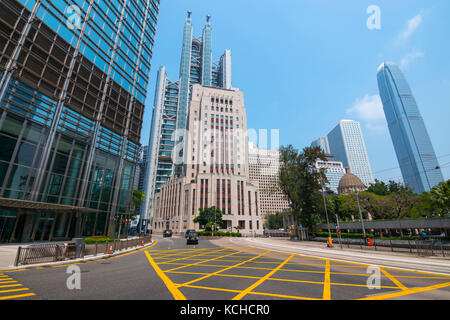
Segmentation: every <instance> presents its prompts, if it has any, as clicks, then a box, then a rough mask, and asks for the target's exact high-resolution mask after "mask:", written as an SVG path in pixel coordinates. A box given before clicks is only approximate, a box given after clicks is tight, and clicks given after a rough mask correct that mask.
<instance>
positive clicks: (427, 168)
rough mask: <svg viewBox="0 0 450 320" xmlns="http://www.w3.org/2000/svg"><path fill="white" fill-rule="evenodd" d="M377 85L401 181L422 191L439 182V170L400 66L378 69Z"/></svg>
mask: <svg viewBox="0 0 450 320" xmlns="http://www.w3.org/2000/svg"><path fill="white" fill-rule="evenodd" d="M377 78H378V88H379V91H380V97H381V100H382V102H383V108H384V113H385V115H386V120H387V123H388V127H389V132H390V134H391V139H392V143H393V144H394V148H395V152H396V154H397V159H398V163H399V166H400V169H401V172H402V176H403V180H404V182H405V184H406V185H407V186H408V187H410V188H411V189H413V191H414V192H415V193H419V194H420V193H423V192H424V191H429V190H430V189H431V188H433V187H434V186H436V185H437V184H439V182H441V181H443V180H444V178H443V176H442V172H441V169H440V168H439V163H438V161H437V158H436V154H435V152H434V149H433V145H432V144H431V140H430V137H429V135H428V132H427V129H426V127H425V123H424V121H423V118H422V116H421V114H420V111H419V108H418V106H417V103H416V100H415V99H414V96H413V94H412V92H411V89H410V87H409V84H408V82H407V81H406V78H405V77H404V75H403V73H402V71H401V70H400V68H399V67H398V66H397V65H396V64H394V63H392V62H385V63H383V64H381V66H380V67H379V68H378V75H377Z"/></svg>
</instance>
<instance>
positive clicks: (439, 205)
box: [426, 180, 450, 216]
mask: <svg viewBox="0 0 450 320" xmlns="http://www.w3.org/2000/svg"><path fill="white" fill-rule="evenodd" d="M426 195H427V197H428V199H429V201H430V202H431V204H432V205H433V206H434V207H435V208H436V209H437V210H438V212H439V214H440V215H441V216H448V215H449V213H450V180H447V181H443V182H441V183H439V185H437V186H436V187H434V188H432V189H431V190H430V192H427V193H426Z"/></svg>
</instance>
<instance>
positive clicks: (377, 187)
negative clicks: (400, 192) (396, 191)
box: [367, 179, 390, 196]
mask: <svg viewBox="0 0 450 320" xmlns="http://www.w3.org/2000/svg"><path fill="white" fill-rule="evenodd" d="M367 192H372V193H374V194H377V195H379V196H387V195H388V194H389V193H390V192H389V186H388V185H387V184H386V183H384V181H380V180H378V179H375V183H371V184H370V186H369V187H368V188H367Z"/></svg>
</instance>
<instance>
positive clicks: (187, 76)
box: [140, 12, 232, 220]
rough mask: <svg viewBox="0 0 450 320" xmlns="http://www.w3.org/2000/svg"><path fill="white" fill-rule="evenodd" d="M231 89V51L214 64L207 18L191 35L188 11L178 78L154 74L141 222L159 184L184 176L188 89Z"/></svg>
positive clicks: (210, 29)
mask: <svg viewBox="0 0 450 320" xmlns="http://www.w3.org/2000/svg"><path fill="white" fill-rule="evenodd" d="M195 84H201V85H204V86H211V87H218V88H225V89H231V87H232V86H231V52H230V50H226V51H225V53H224V54H223V55H222V56H221V57H220V59H219V60H218V61H217V62H214V61H213V60H212V28H211V24H210V17H209V16H208V17H207V20H206V24H205V27H204V29H203V33H202V37H201V38H196V37H195V36H194V35H193V26H192V19H191V12H188V17H187V19H186V22H185V25H184V33H183V45H182V54H181V62H180V75H179V78H178V79H177V80H176V81H171V80H169V78H168V76H167V74H166V68H165V67H161V68H160V69H159V71H158V75H157V82H156V88H155V98H154V104H153V115H152V123H151V129H150V138H149V148H150V150H149V153H150V157H149V159H148V161H149V163H148V165H147V168H148V171H147V172H146V178H145V179H146V180H145V193H146V198H145V204H144V205H143V206H142V210H141V212H140V214H141V219H143V220H147V219H149V217H151V215H152V213H151V203H152V202H151V201H150V199H153V198H154V196H155V193H158V192H159V191H160V189H161V186H162V184H163V183H165V182H167V181H168V180H169V178H170V177H171V176H172V175H173V174H176V175H178V176H180V175H182V174H184V170H185V169H186V166H185V163H186V161H187V159H186V152H184V146H185V141H184V140H185V134H186V125H187V114H188V112H189V102H190V99H191V96H192V86H193V85H195Z"/></svg>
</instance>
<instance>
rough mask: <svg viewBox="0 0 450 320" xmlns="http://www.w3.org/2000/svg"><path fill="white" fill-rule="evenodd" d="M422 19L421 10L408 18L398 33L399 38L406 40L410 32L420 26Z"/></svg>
mask: <svg viewBox="0 0 450 320" xmlns="http://www.w3.org/2000/svg"><path fill="white" fill-rule="evenodd" d="M422 21H423V12H422V11H421V12H420V13H419V14H418V15H417V16H415V17H414V18H412V19H410V20H408V23H407V25H406V27H405V29H403V31H402V32H401V33H400V35H399V39H400V40H403V41H405V40H408V39H409V37H411V36H412V34H413V33H414V32H415V31H416V30H417V28H419V27H420V25H421V24H422Z"/></svg>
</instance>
